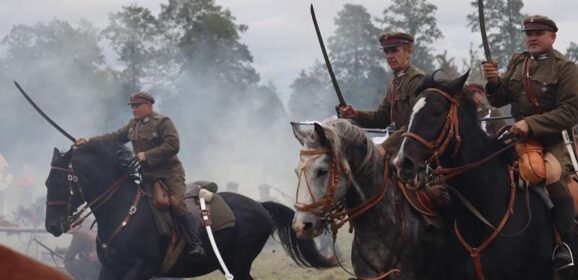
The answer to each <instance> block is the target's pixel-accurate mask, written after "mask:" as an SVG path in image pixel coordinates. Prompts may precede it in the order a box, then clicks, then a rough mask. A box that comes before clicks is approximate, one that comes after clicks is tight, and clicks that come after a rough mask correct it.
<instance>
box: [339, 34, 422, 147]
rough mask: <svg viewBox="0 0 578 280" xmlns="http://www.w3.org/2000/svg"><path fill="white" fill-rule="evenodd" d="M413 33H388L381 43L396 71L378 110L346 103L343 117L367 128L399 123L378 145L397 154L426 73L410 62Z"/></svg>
mask: <svg viewBox="0 0 578 280" xmlns="http://www.w3.org/2000/svg"><path fill="white" fill-rule="evenodd" d="M413 41H414V38H413V36H411V35H409V34H406V33H401V32H384V33H382V34H380V35H379V42H380V44H381V47H382V48H383V52H384V53H385V60H386V61H387V64H388V65H389V67H390V68H391V70H392V71H393V77H392V78H391V80H390V81H389V83H388V86H387V93H386V95H385V97H384V98H383V100H382V101H381V103H380V104H379V107H378V108H377V110H375V111H361V110H357V109H355V108H354V107H352V106H351V105H346V106H342V107H340V108H339V112H340V115H341V117H342V118H346V119H352V120H353V121H354V122H355V123H356V124H358V125H359V126H361V127H365V128H385V127H387V126H388V125H390V124H392V123H395V128H396V129H398V131H397V132H395V133H393V134H392V135H390V136H389V137H388V139H387V140H385V141H384V142H383V144H382V145H381V146H378V149H379V151H380V153H382V154H385V152H387V153H388V154H393V153H395V152H396V151H397V149H398V147H399V145H400V143H401V139H402V137H401V135H402V133H403V132H404V131H405V130H406V129H407V127H406V126H407V124H408V123H409V117H410V115H411V108H412V106H413V103H414V102H415V95H414V92H415V90H416V89H417V87H418V86H419V85H420V83H421V80H422V78H423V76H424V72H423V71H422V70H420V69H419V68H417V67H415V66H414V65H412V64H411V63H410V61H411V56H412V54H413Z"/></svg>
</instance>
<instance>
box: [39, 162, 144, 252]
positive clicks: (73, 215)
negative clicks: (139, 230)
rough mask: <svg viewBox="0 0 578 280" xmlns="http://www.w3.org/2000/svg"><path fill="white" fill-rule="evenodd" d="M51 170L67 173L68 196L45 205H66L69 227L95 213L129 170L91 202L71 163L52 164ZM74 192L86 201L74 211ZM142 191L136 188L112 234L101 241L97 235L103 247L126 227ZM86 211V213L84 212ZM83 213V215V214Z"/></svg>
mask: <svg viewBox="0 0 578 280" xmlns="http://www.w3.org/2000/svg"><path fill="white" fill-rule="evenodd" d="M51 170H56V171H62V172H66V173H67V176H66V178H67V181H68V196H67V199H66V200H47V201H46V205H47V206H66V213H67V214H68V216H67V217H66V222H68V223H69V224H70V228H72V227H75V226H77V225H80V224H81V223H82V222H83V221H84V220H85V219H86V218H87V217H88V216H90V215H91V214H92V213H95V212H96V211H97V210H98V209H99V208H100V207H102V206H103V205H104V204H105V203H106V202H107V201H108V200H109V199H110V198H111V197H112V196H113V195H114V194H115V193H116V191H117V190H118V189H120V187H121V186H122V183H123V182H124V181H125V180H126V179H127V178H128V176H129V172H126V173H125V174H123V175H122V176H120V177H119V178H117V179H116V180H115V181H114V182H113V183H112V184H111V185H110V186H109V187H108V188H106V190H105V191H104V192H103V193H102V194H100V195H99V196H98V197H96V198H95V199H94V200H92V201H91V202H88V200H86V197H85V196H84V193H83V190H82V189H83V188H82V185H81V184H80V180H79V177H78V176H77V175H76V171H75V170H74V168H72V164H69V165H68V168H63V167H58V166H52V167H51ZM75 192H78V193H79V194H80V197H81V199H82V201H86V202H87V203H86V205H84V207H82V208H81V209H80V210H78V211H76V212H74V209H73V208H74V206H73V205H72V200H73V198H74V196H75ZM144 194H145V193H144V191H143V190H142V189H141V188H140V187H139V188H138V190H137V194H136V197H135V200H134V202H133V204H132V205H131V207H130V208H129V210H128V213H127V214H126V216H125V217H124V219H123V221H122V222H121V224H120V225H118V226H117V227H116V228H115V230H114V231H113V232H112V234H111V235H110V236H109V237H108V239H107V240H106V242H102V241H101V239H100V236H97V242H98V243H100V244H101V246H102V247H103V248H107V247H108V244H109V243H110V242H111V241H112V240H113V239H114V238H115V237H116V236H117V235H118V234H119V233H120V231H122V229H124V228H125V227H126V225H127V224H128V222H129V221H130V220H131V218H132V217H133V216H134V215H135V214H136V212H137V210H138V208H137V206H138V204H139V202H140V199H141V198H142V196H143V195H144ZM85 212H86V214H84V213H85ZM83 214H84V215H83Z"/></svg>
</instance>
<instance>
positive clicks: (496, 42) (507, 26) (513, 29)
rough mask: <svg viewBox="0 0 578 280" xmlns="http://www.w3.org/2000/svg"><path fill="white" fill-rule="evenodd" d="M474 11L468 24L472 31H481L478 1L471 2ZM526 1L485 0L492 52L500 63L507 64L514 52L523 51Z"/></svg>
mask: <svg viewBox="0 0 578 280" xmlns="http://www.w3.org/2000/svg"><path fill="white" fill-rule="evenodd" d="M471 5H472V7H474V8H475V9H474V11H473V12H472V13H471V14H469V15H467V17H466V20H467V22H468V26H470V27H471V28H472V32H478V31H479V28H480V26H479V17H478V3H477V1H472V2H471ZM523 7H524V3H523V1H522V0H485V1H484V14H485V21H486V32H487V35H488V43H489V45H490V50H491V52H492V58H494V59H496V60H497V61H498V63H499V64H500V65H504V66H505V65H506V64H507V63H508V61H509V60H510V57H511V56H512V54H513V53H514V52H520V51H523V50H524V49H525V48H524V33H523V32H521V30H522V21H523V19H524V17H525V14H522V12H521V11H522V8H523Z"/></svg>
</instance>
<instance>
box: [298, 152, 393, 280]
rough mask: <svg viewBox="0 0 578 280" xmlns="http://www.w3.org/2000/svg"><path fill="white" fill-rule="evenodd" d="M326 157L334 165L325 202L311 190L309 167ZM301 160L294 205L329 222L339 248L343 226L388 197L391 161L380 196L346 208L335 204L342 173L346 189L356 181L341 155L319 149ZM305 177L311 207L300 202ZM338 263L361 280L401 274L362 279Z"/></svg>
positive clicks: (339, 202) (385, 273)
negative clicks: (345, 179)
mask: <svg viewBox="0 0 578 280" xmlns="http://www.w3.org/2000/svg"><path fill="white" fill-rule="evenodd" d="M326 154H329V155H331V156H332V159H331V162H330V164H329V166H330V167H329V171H328V172H329V174H328V177H329V179H328V181H327V185H326V186H325V189H326V194H325V197H323V198H322V199H317V198H315V196H314V194H313V191H312V190H311V185H310V184H309V180H308V179H307V167H308V166H309V164H310V163H311V162H313V160H315V159H318V158H319V157H320V156H322V155H326ZM303 156H312V157H311V158H309V159H306V160H304V159H303ZM300 158H301V162H302V163H301V164H300V166H299V172H298V176H299V180H298V183H297V194H296V196H295V197H296V200H297V201H296V202H295V205H294V206H295V209H297V210H299V211H304V212H310V213H313V214H314V215H316V216H318V217H321V220H322V221H323V222H325V223H326V224H329V226H330V229H331V233H332V237H333V244H334V245H335V240H336V238H337V231H338V230H339V228H341V227H342V226H343V225H345V224H346V223H348V222H350V221H351V220H353V219H355V218H356V217H358V216H360V215H361V214H363V213H365V212H366V211H368V210H369V209H371V208H373V207H374V206H375V205H376V204H377V203H379V202H380V201H381V200H382V199H383V197H384V196H385V194H386V192H387V179H388V173H389V172H388V171H389V168H388V164H387V161H386V163H385V164H384V165H385V167H384V169H385V170H384V178H383V180H384V181H383V187H382V188H381V191H380V192H378V193H376V194H375V195H373V196H372V197H371V198H370V199H368V200H366V201H365V202H363V203H361V204H360V205H357V206H356V207H354V208H350V209H346V208H345V206H344V203H343V201H335V191H336V190H337V185H338V184H339V182H340V180H341V179H340V177H341V174H342V173H343V174H344V175H345V177H346V178H347V186H346V188H347V189H349V186H350V185H351V182H352V178H351V171H350V170H349V169H346V168H344V167H343V165H342V164H341V163H340V161H339V159H338V158H337V156H335V153H333V151H332V150H331V149H330V148H319V149H314V150H301V151H300ZM302 177H305V185H306V186H307V191H308V192H309V195H310V196H311V198H312V199H313V202H312V203H310V204H303V203H299V201H298V199H299V191H300V189H301V178H302ZM334 250H335V248H334ZM338 263H339V265H340V266H341V268H342V269H343V270H345V272H347V273H348V274H350V275H351V276H354V277H356V278H357V279H363V280H379V279H384V278H386V277H388V276H389V275H391V274H393V273H398V274H399V273H400V270H399V269H396V268H394V269H390V270H389V271H386V272H383V273H381V274H380V275H378V276H376V277H371V278H363V277H358V276H357V275H355V274H353V273H351V272H349V271H348V270H347V269H346V268H345V267H343V265H342V264H341V262H339V259H338Z"/></svg>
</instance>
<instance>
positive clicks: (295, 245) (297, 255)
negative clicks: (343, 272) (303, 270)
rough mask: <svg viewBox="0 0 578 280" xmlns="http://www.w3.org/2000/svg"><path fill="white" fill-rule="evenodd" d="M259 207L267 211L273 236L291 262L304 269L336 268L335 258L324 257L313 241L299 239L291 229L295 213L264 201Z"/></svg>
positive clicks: (287, 208)
mask: <svg viewBox="0 0 578 280" xmlns="http://www.w3.org/2000/svg"><path fill="white" fill-rule="evenodd" d="M261 205H263V207H265V209H267V211H269V214H270V215H271V218H272V220H273V232H272V233H271V235H273V234H274V233H275V232H277V236H279V241H280V242H281V245H283V249H285V252H287V254H288V255H289V256H290V257H291V259H293V261H294V262H295V263H296V264H298V265H300V266H305V267H313V268H328V267H335V266H337V259H336V258H335V257H329V258H328V257H325V256H324V255H322V254H321V253H320V252H319V251H318V250H317V247H316V246H315V242H314V241H313V239H299V238H297V235H296V234H295V231H294V230H293V228H292V224H293V216H294V215H295V212H294V211H293V210H291V208H289V207H287V206H285V205H282V204H280V203H276V202H271V201H266V202H262V203H261Z"/></svg>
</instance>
